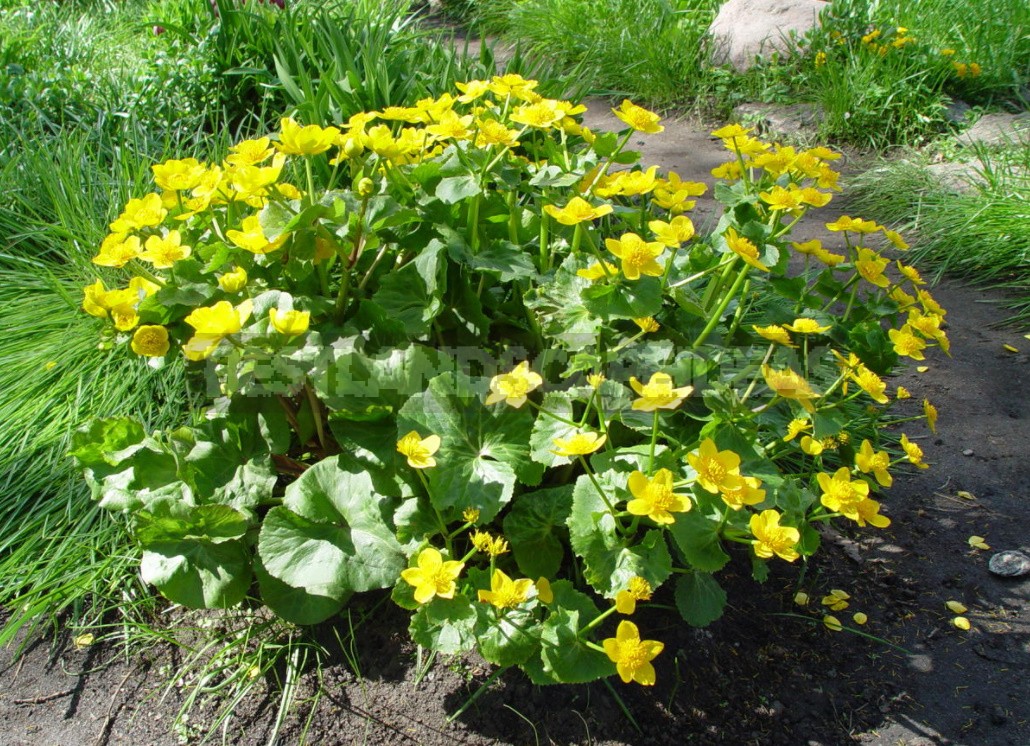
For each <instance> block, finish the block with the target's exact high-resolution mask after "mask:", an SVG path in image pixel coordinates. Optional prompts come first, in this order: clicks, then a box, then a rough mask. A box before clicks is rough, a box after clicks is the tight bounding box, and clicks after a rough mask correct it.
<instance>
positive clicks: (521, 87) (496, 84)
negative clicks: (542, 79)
mask: <svg viewBox="0 0 1030 746" xmlns="http://www.w3.org/2000/svg"><path fill="white" fill-rule="evenodd" d="M537 85H538V83H537V81H535V80H526V79H525V78H523V77H522V76H521V75H519V74H518V73H506V74H505V75H495V76H493V77H492V78H491V79H490V85H489V88H490V91H491V92H492V93H493V94H494V95H497V96H515V97H516V98H518V97H521V96H526V95H527V94H528V93H529V92H530V91H532V90H533V89H534V88H536V87H537Z"/></svg>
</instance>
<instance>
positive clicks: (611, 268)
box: [576, 262, 619, 282]
mask: <svg viewBox="0 0 1030 746" xmlns="http://www.w3.org/2000/svg"><path fill="white" fill-rule="evenodd" d="M605 270H608V271H607V272H605ZM618 271H619V268H618V267H616V266H615V265H614V264H612V263H611V262H605V263H604V266H603V267H602V266H601V262H594V263H593V264H591V265H590V266H589V267H587V268H586V269H577V270H576V276H577V277H582V278H583V279H584V280H590V282H597V281H598V280H602V279H604V278H605V277H609V276H615V274H617V273H618Z"/></svg>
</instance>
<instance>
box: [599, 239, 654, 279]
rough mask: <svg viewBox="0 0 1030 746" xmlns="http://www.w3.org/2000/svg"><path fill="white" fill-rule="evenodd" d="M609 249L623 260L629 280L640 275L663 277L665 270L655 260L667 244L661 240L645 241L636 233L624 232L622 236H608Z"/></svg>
mask: <svg viewBox="0 0 1030 746" xmlns="http://www.w3.org/2000/svg"><path fill="white" fill-rule="evenodd" d="M604 244H605V246H607V247H608V251H610V252H611V253H612V254H614V255H615V256H616V257H618V258H619V259H621V260H622V273H623V274H624V275H626V279H627V280H638V279H640V275H642V274H643V275H649V276H651V277H661V276H662V273H663V272H665V270H664V269H663V268H662V265H660V264H659V263H658V262H656V261H655V259H657V258H658V257H659V256H660V255H661V254H662V252H663V251H665V244H663V243H661V242H659V241H651V242H648V241H645V240H644V239H642V238H641V237H640V236H638V235H637V234H636V233H624V234H623V235H622V237H621V238H618V239H615V238H606V239H605V241H604Z"/></svg>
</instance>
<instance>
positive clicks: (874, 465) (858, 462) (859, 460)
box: [855, 439, 894, 487]
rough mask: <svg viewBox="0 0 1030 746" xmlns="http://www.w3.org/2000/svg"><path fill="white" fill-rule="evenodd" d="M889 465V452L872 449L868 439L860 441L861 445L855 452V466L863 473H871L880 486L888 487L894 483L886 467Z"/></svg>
mask: <svg viewBox="0 0 1030 746" xmlns="http://www.w3.org/2000/svg"><path fill="white" fill-rule="evenodd" d="M890 465H891V457H890V454H889V453H887V452H886V451H874V450H873V444H872V443H871V442H869V440H868V439H867V440H863V441H862V447H861V448H860V449H859V451H858V453H856V454H855V466H857V467H858V469H859V471H861V472H862V473H863V474H869V473H872V475H873V476H874V477H876V481H877V482H878V483H879V484H880V486H881V487H890V486H891V485H892V484H893V483H894V478H893V477H892V476H891V474H890V472H889V471H888V469H889V468H890Z"/></svg>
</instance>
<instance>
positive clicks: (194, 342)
mask: <svg viewBox="0 0 1030 746" xmlns="http://www.w3.org/2000/svg"><path fill="white" fill-rule="evenodd" d="M253 310H254V304H253V303H251V302H250V301H249V300H246V301H243V303H241V304H240V305H238V306H236V307H235V308H233V305H232V304H231V303H230V302H229V301H226V300H223V301H219V302H218V303H215V304H214V305H213V306H207V307H202V308H195V309H193V311H192V312H191V313H190V315H189V316H187V317H186V319H185V321H186V323H187V324H189V325H190V326H192V327H193V328H194V329H195V330H196V332H197V333H196V334H194V335H193V337H192V338H191V339H190V340H189V341H188V342H186V344H185V345H183V351H184V352H185V353H186V358H187V359H188V360H203V359H204V358H206V357H209V356H210V355H211V353H212V352H214V351H215V348H216V347H217V346H218V343H219V342H221V341H222V339H224V338H225V337H228V336H229V335H230V334H236V333H238V332H239V331H240V330H241V329H242V328H243V325H244V324H245V323H246V322H247V319H249V318H250V314H251V312H252V311H253Z"/></svg>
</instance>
